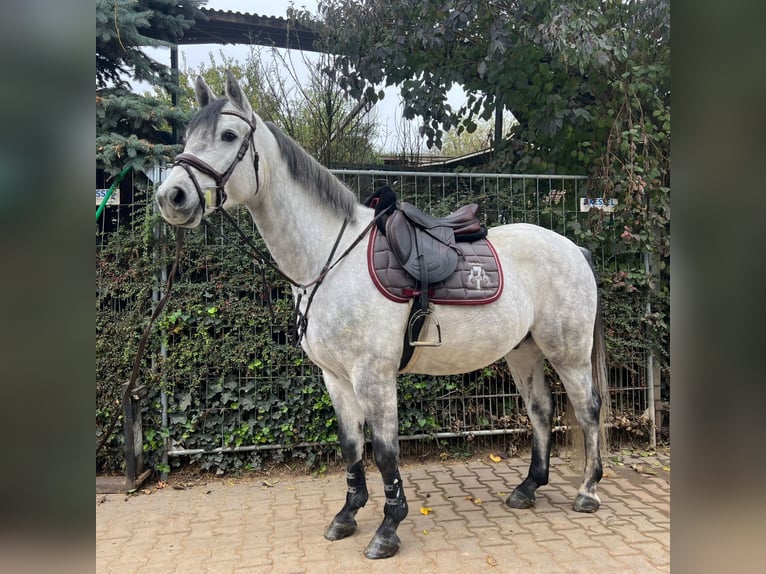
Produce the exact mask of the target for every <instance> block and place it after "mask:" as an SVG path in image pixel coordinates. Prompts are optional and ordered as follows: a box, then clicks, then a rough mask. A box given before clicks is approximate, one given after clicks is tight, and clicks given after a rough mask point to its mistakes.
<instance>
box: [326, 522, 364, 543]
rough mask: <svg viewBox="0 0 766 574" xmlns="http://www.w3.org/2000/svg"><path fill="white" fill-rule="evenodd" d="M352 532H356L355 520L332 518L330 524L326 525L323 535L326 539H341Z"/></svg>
mask: <svg viewBox="0 0 766 574" xmlns="http://www.w3.org/2000/svg"><path fill="white" fill-rule="evenodd" d="M354 532H356V520H352V521H351V522H338V521H337V520H333V521H332V523H331V524H330V526H328V527H327V531H326V532H325V533H324V537H325V538H327V540H342V539H343V538H348V537H349V536H351V535H352V534H353V533H354Z"/></svg>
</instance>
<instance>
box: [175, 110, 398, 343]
mask: <svg viewBox="0 0 766 574" xmlns="http://www.w3.org/2000/svg"><path fill="white" fill-rule="evenodd" d="M221 115H229V116H234V117H237V118H239V119H241V120H242V121H244V122H245V123H246V124H247V125H248V126H249V127H250V130H249V132H248V134H247V137H245V138H244V140H243V141H242V144H241V145H240V146H239V150H238V151H237V155H236V157H235V158H234V159H233V160H232V162H231V164H229V167H228V168H227V169H226V171H224V172H219V171H217V170H216V169H215V168H213V167H212V166H210V164H208V163H207V162H205V161H203V160H201V159H200V158H198V157H197V156H195V155H193V154H191V153H185V152H184V153H180V154H178V155H177V156H176V157H175V158H174V159H173V165H178V166H181V167H182V168H184V170H186V173H187V174H188V175H189V178H190V179H191V180H192V183H193V184H194V189H195V190H196V191H197V195H198V196H199V201H200V206H201V209H202V212H203V215H204V212H205V209H206V208H207V207H208V206H211V207H213V208H214V209H215V211H216V212H219V213H221V214H223V216H224V217H225V219H227V220H228V221H229V223H230V224H231V226H232V227H234V229H235V230H236V231H237V233H238V234H239V236H240V238H241V239H242V240H243V246H242V248H243V251H245V253H246V254H247V255H249V256H251V257H252V258H253V259H254V260H255V261H256V262H257V263H258V264H259V266H260V269H261V279H262V281H263V287H264V293H265V292H266V275H265V272H264V267H263V266H264V264H265V265H268V266H269V267H271V268H272V269H273V270H274V271H275V272H276V273H277V274H278V275H279V276H280V277H282V278H283V279H285V280H286V281H287V282H288V283H290V284H291V285H292V286H294V287H295V288H296V289H298V291H299V292H298V296H297V297H296V301H295V310H294V314H293V321H292V323H293V327H292V335H293V339H294V342H295V346H298V345H300V341H301V339H302V338H303V335H304V334H305V333H306V328H307V326H308V312H309V307H310V306H311V302H312V301H313V300H314V295H315V294H316V291H317V288H318V287H319V285H321V283H322V281H324V279H325V277H326V276H327V273H328V272H329V271H330V270H331V269H332V268H333V267H335V266H336V265H337V264H338V263H340V262H341V260H342V259H344V258H345V257H346V256H347V255H348V254H349V253H350V252H351V250H352V249H353V248H354V247H356V246H357V245H358V244H359V242H360V241H361V240H362V239H363V238H364V237H365V236H366V235H367V233H368V232H369V231H370V229H372V226H373V225H375V223H376V221H377V220H378V219H379V218H380V216H381V215H383V214H382V213H381V214H379V215H377V216H376V217H375V218H374V219H373V220H372V221H371V222H370V223H369V224H368V225H367V226H366V227H365V228H364V229H363V230H362V232H361V233H360V234H359V235H358V236H357V237H356V239H354V241H352V242H351V245H349V246H348V248H347V249H346V250H345V251H344V252H343V253H342V254H341V255H340V256H339V257H338V258H337V259H336V260H335V261H334V262H333V257H334V256H335V252H336V251H337V250H338V246H339V245H340V241H341V238H342V237H343V233H344V231H345V230H346V226H347V224H348V220H347V219H344V220H343V225H342V226H341V228H340V232H339V233H338V236H337V238H336V239H335V244H334V245H333V248H332V250H331V251H330V255H329V257H328V258H327V261H326V262H325V264H324V266H323V267H322V270H321V271H320V273H319V276H318V277H317V278H316V279H314V280H313V281H310V282H308V283H299V282H298V281H295V280H294V279H292V278H291V277H290V276H289V275H287V274H286V273H285V272H284V271H282V270H281V269H280V268H279V266H278V265H277V263H276V262H275V261H274V260H273V259H271V258H270V257H267V256H266V255H264V253H263V252H262V251H261V250H260V249H258V247H256V245H255V243H254V242H253V240H252V238H250V237H249V236H248V235H247V234H246V233H245V232H244V231H243V230H242V229H241V228H240V227H239V225H238V224H237V222H236V221H235V220H234V218H233V217H232V216H231V215H230V214H229V212H228V211H226V210H225V209H223V204H224V202H225V201H226V198H227V195H226V189H225V187H226V183H227V182H228V181H229V178H230V177H231V175H232V173H234V170H235V169H236V167H237V166H238V165H239V163H240V162H241V161H242V160H243V159H244V158H245V156H246V155H247V152H248V149H250V145H251V143H252V152H253V169H254V171H255V184H256V187H255V193H256V195H257V194H258V192H259V191H260V189H261V182H260V178H259V174H258V163H259V156H258V151H257V150H256V149H255V141H254V139H253V135H254V133H255V128H256V120H255V115H253V116H252V117H251V118H249V119H248V118H247V117H245V116H244V115H242V114H240V113H238V112H235V111H222V112H221ZM192 168H193V169H196V170H197V171H200V172H202V173H204V174H205V175H208V176H210V177H211V178H213V180H214V181H215V187H213V188H206V189H205V191H203V190H202V186H201V185H200V184H199V181H198V180H197V178H196V176H195V175H194V171H193V169H192ZM211 190H212V191H214V192H215V196H214V197H213V196H211V194H210V193H206V192H210V191H211ZM202 221H203V222H205V219H204V218H203V220H202ZM245 247H247V248H249V251H248V250H247V249H244V248H245ZM312 286H313V287H314V288H313V289H312V291H311V294H310V295H309V297H308V302H307V303H306V310H305V311H303V312H301V310H300V303H301V300H302V298H303V296H304V295H306V294H307V293H308V291H307V290H308V288H309V287H312ZM268 302H269V309H270V310H271V315H272V318H273V316H274V312H273V309H272V308H271V300H270V298H269V299H268Z"/></svg>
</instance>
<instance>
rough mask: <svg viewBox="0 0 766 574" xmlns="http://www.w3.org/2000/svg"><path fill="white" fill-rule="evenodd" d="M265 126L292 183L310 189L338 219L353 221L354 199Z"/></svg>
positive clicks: (295, 146) (303, 153) (320, 167)
mask: <svg viewBox="0 0 766 574" xmlns="http://www.w3.org/2000/svg"><path fill="white" fill-rule="evenodd" d="M266 126H268V128H269V130H270V131H271V133H272V134H274V137H275V138H276V140H277V144H278V145H279V149H280V151H281V152H282V157H283V158H284V160H285V162H286V163H287V169H288V170H289V171H290V175H292V176H293V178H294V179H295V181H296V182H298V183H300V184H303V186H304V187H306V188H307V189H313V190H314V191H315V192H316V193H317V194H318V196H319V199H321V200H322V202H324V203H325V204H326V205H328V206H329V207H330V208H331V209H332V210H333V211H335V212H336V213H337V214H338V215H340V216H341V217H344V218H345V219H348V220H349V221H354V220H355V219H356V207H357V205H358V203H359V202H358V201H357V199H356V196H355V195H354V194H353V193H352V192H351V191H350V190H349V189H348V188H347V187H346V186H345V185H343V184H342V183H341V182H340V181H339V180H338V179H337V178H336V177H335V176H334V175H333V174H332V173H330V171H329V170H328V169H327V168H326V167H324V166H323V165H322V164H321V163H319V162H318V161H317V160H315V159H314V158H313V157H311V156H310V155H309V154H308V153H307V152H306V150H304V149H303V148H302V147H301V146H300V145H298V144H297V143H296V142H295V141H294V140H293V139H292V138H290V137H289V136H287V135H286V134H284V133H283V132H282V130H280V129H279V128H278V127H277V126H276V125H274V124H273V123H272V122H266Z"/></svg>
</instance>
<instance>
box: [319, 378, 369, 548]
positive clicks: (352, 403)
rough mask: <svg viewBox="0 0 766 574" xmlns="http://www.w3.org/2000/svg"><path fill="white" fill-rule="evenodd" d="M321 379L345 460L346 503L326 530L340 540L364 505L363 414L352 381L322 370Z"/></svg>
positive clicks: (331, 537)
mask: <svg viewBox="0 0 766 574" xmlns="http://www.w3.org/2000/svg"><path fill="white" fill-rule="evenodd" d="M323 375H324V381H325V386H326V387H327V392H328V393H329V394H330V398H331V399H332V403H333V406H334V408H335V414H336V416H337V418H338V430H339V432H338V435H339V439H340V447H341V453H342V455H343V460H344V461H345V463H346V485H347V492H346V502H345V504H344V505H343V508H341V510H340V512H338V514H336V515H335V518H333V520H332V522H331V523H330V525H329V526H328V527H327V530H326V531H325V538H327V539H328V540H340V539H341V538H346V537H347V536H351V535H352V534H353V533H354V532H355V531H356V519H355V518H354V517H355V516H356V513H357V512H358V511H359V509H360V508H362V507H363V506H364V505H365V504H367V499H368V493H367V483H366V480H365V476H364V463H363V462H362V454H363V450H364V415H363V413H362V409H361V407H360V406H359V403H358V401H357V400H356V395H355V394H354V389H353V387H352V386H351V382H350V381H347V380H344V379H340V378H338V377H336V376H335V375H334V374H332V373H330V372H328V371H324V372H323Z"/></svg>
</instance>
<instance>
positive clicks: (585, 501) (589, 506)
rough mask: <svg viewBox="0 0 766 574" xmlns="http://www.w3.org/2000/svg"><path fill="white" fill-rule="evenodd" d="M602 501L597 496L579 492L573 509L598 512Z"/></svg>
mask: <svg viewBox="0 0 766 574" xmlns="http://www.w3.org/2000/svg"><path fill="white" fill-rule="evenodd" d="M599 506H601V503H600V502H599V501H598V500H596V499H595V498H590V497H589V496H585V495H584V494H578V495H577V498H575V501H574V504H572V510H574V511H575V512H596V511H597V510H598V507H599Z"/></svg>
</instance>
